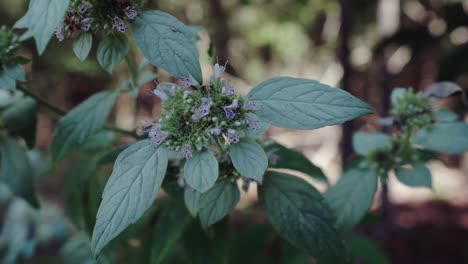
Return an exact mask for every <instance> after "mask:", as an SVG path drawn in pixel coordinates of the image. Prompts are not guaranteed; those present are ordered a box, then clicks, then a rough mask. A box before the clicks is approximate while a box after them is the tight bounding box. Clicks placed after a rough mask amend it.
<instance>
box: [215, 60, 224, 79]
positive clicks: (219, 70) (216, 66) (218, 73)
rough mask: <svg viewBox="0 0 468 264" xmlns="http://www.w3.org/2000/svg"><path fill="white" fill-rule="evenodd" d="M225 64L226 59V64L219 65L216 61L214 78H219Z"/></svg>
mask: <svg viewBox="0 0 468 264" xmlns="http://www.w3.org/2000/svg"><path fill="white" fill-rule="evenodd" d="M226 65H227V61H226V64H224V66H221V65H219V63H218V62H216V64H215V67H214V77H215V78H221V74H223V72H224V71H225V70H226Z"/></svg>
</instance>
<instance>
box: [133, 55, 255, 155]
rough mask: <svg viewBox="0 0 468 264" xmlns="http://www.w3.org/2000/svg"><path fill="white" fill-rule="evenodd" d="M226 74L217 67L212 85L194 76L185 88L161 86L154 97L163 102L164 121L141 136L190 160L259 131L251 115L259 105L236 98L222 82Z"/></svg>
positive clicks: (147, 127)
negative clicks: (198, 80)
mask: <svg viewBox="0 0 468 264" xmlns="http://www.w3.org/2000/svg"><path fill="white" fill-rule="evenodd" d="M224 70H225V66H221V65H219V64H218V63H216V65H215V73H214V75H213V76H212V78H211V81H210V83H209V84H208V85H204V86H202V85H200V84H198V83H197V81H195V80H194V78H192V77H191V76H190V77H189V78H186V79H184V80H182V83H183V85H182V87H179V86H177V85H175V84H174V85H172V86H170V87H168V86H167V85H166V84H161V85H159V86H158V87H157V88H156V89H155V90H154V91H153V92H152V93H153V94H154V95H155V96H158V97H159V98H160V99H161V100H163V112H162V113H163V115H162V118H161V119H160V120H159V121H158V122H157V123H150V122H147V124H146V126H145V128H144V129H143V131H142V133H143V134H148V137H149V138H150V140H151V141H152V142H153V143H154V144H156V145H164V146H165V147H167V148H168V149H171V150H174V151H178V152H181V154H182V156H183V157H184V158H185V159H189V158H191V157H192V153H193V152H194V151H201V150H202V149H204V148H206V149H210V148H212V147H213V146H215V144H217V145H218V144H219V145H220V146H221V145H228V144H235V143H237V142H239V140H240V138H242V137H245V136H247V135H248V131H249V130H257V129H259V120H258V119H256V118H255V117H254V116H253V115H252V114H253V113H254V112H255V110H257V109H259V105H258V104H257V103H256V102H253V101H246V100H245V99H244V98H243V97H241V96H237V95H235V94H234V87H233V86H232V85H230V83H229V82H226V81H225V80H224V79H223V78H221V75H222V73H223V72H224Z"/></svg>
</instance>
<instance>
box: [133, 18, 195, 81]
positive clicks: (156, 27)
mask: <svg viewBox="0 0 468 264" xmlns="http://www.w3.org/2000/svg"><path fill="white" fill-rule="evenodd" d="M132 33H133V37H134V39H135V42H136V44H137V45H138V47H139V48H140V49H141V51H142V52H143V54H144V55H145V58H147V59H148V60H149V61H150V62H151V63H152V64H154V65H155V66H157V67H161V68H163V69H164V70H166V71H167V72H169V73H170V74H171V75H173V76H174V77H177V78H186V77H188V76H189V75H192V76H193V77H194V78H195V80H197V81H198V82H199V83H201V81H202V74H201V67H200V63H199V61H198V60H199V59H198V57H199V56H198V50H197V47H196V46H195V36H194V34H193V33H192V32H191V31H190V29H188V28H187V26H185V25H184V24H183V23H182V22H180V21H179V20H178V19H177V18H175V17H173V16H171V15H169V14H167V13H164V12H161V11H145V12H142V13H140V14H139V16H138V17H137V18H136V19H135V21H134V22H133V23H132Z"/></svg>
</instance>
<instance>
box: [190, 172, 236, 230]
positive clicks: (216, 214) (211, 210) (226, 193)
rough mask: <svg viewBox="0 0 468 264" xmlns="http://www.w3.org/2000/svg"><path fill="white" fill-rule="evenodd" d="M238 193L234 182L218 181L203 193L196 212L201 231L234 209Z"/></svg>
mask: <svg viewBox="0 0 468 264" xmlns="http://www.w3.org/2000/svg"><path fill="white" fill-rule="evenodd" d="M239 199H240V192H239V189H238V188H237V185H236V183H235V182H231V181H229V180H222V181H219V182H217V183H216V184H215V186H213V188H211V189H210V190H208V191H207V192H205V193H202V194H201V195H200V201H199V206H200V210H199V212H198V214H199V217H200V222H201V225H202V227H203V229H207V228H208V227H210V226H211V225H213V224H214V223H216V222H218V221H219V220H221V219H223V217H225V216H226V215H227V214H229V212H230V211H231V210H232V209H234V207H236V204H237V203H238V202H239Z"/></svg>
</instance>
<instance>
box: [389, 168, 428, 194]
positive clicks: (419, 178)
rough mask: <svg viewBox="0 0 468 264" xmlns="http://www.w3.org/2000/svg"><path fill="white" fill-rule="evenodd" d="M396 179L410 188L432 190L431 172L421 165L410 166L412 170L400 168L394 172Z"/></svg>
mask: <svg viewBox="0 0 468 264" xmlns="http://www.w3.org/2000/svg"><path fill="white" fill-rule="evenodd" d="M395 174H396V176H397V179H398V180H399V181H400V182H401V183H403V184H406V185H408V186H410V187H427V188H432V177H431V171H430V170H429V169H428V168H427V167H426V165H424V164H423V163H417V164H414V165H412V168H404V167H400V168H398V169H396V170H395Z"/></svg>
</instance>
